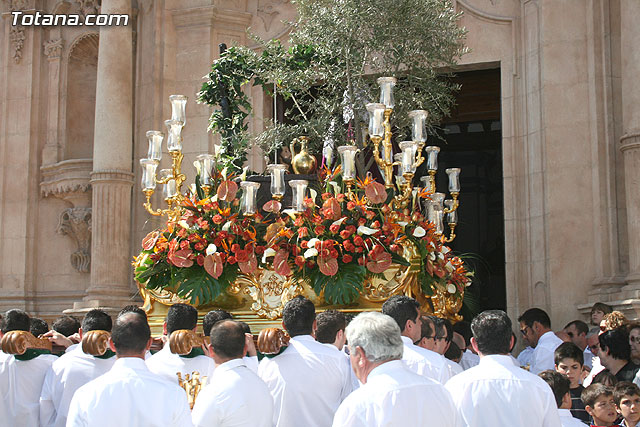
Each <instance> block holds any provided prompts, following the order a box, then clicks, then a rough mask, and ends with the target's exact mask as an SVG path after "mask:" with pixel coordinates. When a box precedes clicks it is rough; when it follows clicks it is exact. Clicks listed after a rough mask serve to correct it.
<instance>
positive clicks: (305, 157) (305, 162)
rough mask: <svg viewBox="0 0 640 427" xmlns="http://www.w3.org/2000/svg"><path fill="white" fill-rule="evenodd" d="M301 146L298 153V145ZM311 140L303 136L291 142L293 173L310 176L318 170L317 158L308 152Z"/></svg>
mask: <svg viewBox="0 0 640 427" xmlns="http://www.w3.org/2000/svg"><path fill="white" fill-rule="evenodd" d="M297 143H299V144H300V151H298V152H297V153H296V144H297ZM308 144H309V138H308V137H306V136H301V137H298V138H296V139H294V140H293V141H291V145H290V148H291V155H292V156H293V157H292V158H291V166H292V167H293V172H295V173H297V174H302V175H308V174H310V173H312V172H313V171H315V170H316V158H315V157H314V156H312V155H311V154H309V151H308Z"/></svg>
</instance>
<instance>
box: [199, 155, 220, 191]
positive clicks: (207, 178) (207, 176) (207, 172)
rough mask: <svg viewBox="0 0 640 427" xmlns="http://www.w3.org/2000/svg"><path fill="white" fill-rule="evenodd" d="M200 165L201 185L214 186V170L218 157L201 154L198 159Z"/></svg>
mask: <svg viewBox="0 0 640 427" xmlns="http://www.w3.org/2000/svg"><path fill="white" fill-rule="evenodd" d="M196 161H197V162H198V163H199V164H200V185H208V186H210V185H212V184H213V173H214V172H213V170H214V169H215V167H216V157H215V156H214V155H213V154H208V153H207V154H200V155H199V156H198V157H196Z"/></svg>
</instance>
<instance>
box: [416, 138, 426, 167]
mask: <svg viewBox="0 0 640 427" xmlns="http://www.w3.org/2000/svg"><path fill="white" fill-rule="evenodd" d="M423 149H424V142H419V143H418V155H417V157H416V168H418V166H420V165H421V164H422V162H424V157H423V156H422V150H423Z"/></svg>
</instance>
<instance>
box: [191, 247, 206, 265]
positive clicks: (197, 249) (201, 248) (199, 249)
mask: <svg viewBox="0 0 640 427" xmlns="http://www.w3.org/2000/svg"><path fill="white" fill-rule="evenodd" d="M193 248H194V249H195V250H196V251H201V250H203V249H204V243H202V242H198V243H196V244H195V245H193ZM200 265H202V264H200Z"/></svg>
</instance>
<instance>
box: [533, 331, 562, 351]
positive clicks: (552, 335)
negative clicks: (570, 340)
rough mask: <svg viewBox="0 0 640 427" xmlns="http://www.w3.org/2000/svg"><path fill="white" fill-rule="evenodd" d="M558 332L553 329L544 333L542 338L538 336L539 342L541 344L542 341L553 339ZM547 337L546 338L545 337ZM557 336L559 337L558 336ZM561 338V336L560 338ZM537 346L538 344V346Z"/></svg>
mask: <svg viewBox="0 0 640 427" xmlns="http://www.w3.org/2000/svg"><path fill="white" fill-rule="evenodd" d="M555 336H556V334H554V333H553V331H547V332H545V333H544V334H542V335H540V338H538V344H540V342H541V341H549V340H552V339H553V338H552V337H555ZM545 337H546V338H545ZM556 338H557V337H556ZM558 339H560V338H558ZM536 347H537V346H536Z"/></svg>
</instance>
